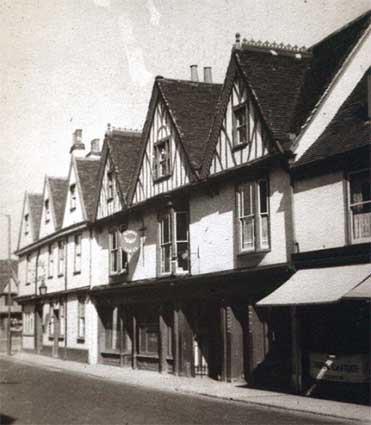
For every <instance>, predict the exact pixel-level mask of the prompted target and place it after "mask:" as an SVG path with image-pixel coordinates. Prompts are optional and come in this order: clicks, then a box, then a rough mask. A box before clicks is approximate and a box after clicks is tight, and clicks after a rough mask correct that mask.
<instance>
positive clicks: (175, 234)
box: [159, 209, 189, 274]
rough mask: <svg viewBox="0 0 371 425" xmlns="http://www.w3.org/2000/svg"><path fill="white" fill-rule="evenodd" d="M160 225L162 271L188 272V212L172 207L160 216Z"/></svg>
mask: <svg viewBox="0 0 371 425" xmlns="http://www.w3.org/2000/svg"><path fill="white" fill-rule="evenodd" d="M159 225H160V229H159V233H160V241H159V242H160V273H161V274H168V273H171V272H175V273H187V272H188V271H189V242H188V237H189V236H188V234H189V223H188V212H186V211H176V210H174V209H170V210H169V211H168V212H166V213H164V214H162V215H161V216H160V220H159ZM173 264H174V265H173ZM172 268H174V270H172Z"/></svg>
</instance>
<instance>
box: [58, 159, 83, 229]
mask: <svg viewBox="0 0 371 425" xmlns="http://www.w3.org/2000/svg"><path fill="white" fill-rule="evenodd" d="M72 184H76V173H75V168H74V166H73V164H71V174H70V178H69V182H68V192H67V200H66V206H65V210H64V216H63V227H68V226H71V225H73V224H76V223H80V222H81V221H83V220H84V215H83V212H82V207H81V205H82V203H81V194H80V190H79V187H78V186H77V184H76V192H75V193H76V203H75V205H76V208H75V209H73V210H71V192H70V186H71V185H72Z"/></svg>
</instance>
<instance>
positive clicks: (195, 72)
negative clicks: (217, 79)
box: [191, 65, 198, 81]
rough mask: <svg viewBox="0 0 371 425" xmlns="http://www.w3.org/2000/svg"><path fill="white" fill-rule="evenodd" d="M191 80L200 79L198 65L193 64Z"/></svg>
mask: <svg viewBox="0 0 371 425" xmlns="http://www.w3.org/2000/svg"><path fill="white" fill-rule="evenodd" d="M191 80H192V81H198V72H197V65H191Z"/></svg>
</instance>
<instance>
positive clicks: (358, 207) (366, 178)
mask: <svg viewBox="0 0 371 425" xmlns="http://www.w3.org/2000/svg"><path fill="white" fill-rule="evenodd" d="M370 184H371V180H370V170H363V171H358V172H355V173H351V174H350V175H349V214H350V228H351V239H352V241H353V242H366V241H369V240H371V194H370Z"/></svg>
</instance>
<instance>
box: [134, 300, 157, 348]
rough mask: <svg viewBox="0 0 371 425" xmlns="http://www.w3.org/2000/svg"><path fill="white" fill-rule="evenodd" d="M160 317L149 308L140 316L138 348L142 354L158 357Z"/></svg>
mask: <svg viewBox="0 0 371 425" xmlns="http://www.w3.org/2000/svg"><path fill="white" fill-rule="evenodd" d="M158 334H159V331H158V316H157V314H156V311H155V309H153V308H150V307H148V308H147V309H145V310H143V311H141V312H140V314H139V315H138V348H139V353H140V354H152V355H155V356H157V355H158V339H159V338H158V336H159V335H158Z"/></svg>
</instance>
